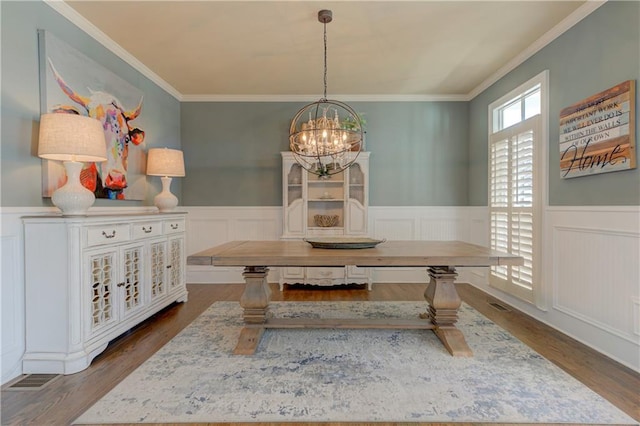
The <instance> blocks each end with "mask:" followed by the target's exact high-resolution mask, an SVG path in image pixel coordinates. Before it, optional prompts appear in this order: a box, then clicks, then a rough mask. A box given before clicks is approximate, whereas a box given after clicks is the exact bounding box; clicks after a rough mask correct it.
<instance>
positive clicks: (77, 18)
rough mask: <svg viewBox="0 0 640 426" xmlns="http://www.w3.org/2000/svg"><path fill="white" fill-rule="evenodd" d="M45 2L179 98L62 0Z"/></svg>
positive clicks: (174, 90)
mask: <svg viewBox="0 0 640 426" xmlns="http://www.w3.org/2000/svg"><path fill="white" fill-rule="evenodd" d="M43 1H44V3H45V4H47V5H48V6H49V7H51V8H52V9H53V10H55V11H56V12H58V13H59V14H60V15H62V16H64V17H65V18H67V19H68V20H69V21H71V23H72V24H74V25H75V26H77V27H78V28H80V29H81V30H82V31H84V32H85V33H87V34H88V35H89V36H91V37H92V38H94V39H95V40H96V41H97V42H98V43H100V44H101V45H103V46H104V47H106V48H107V49H109V50H110V51H111V52H113V53H114V54H115V55H116V56H118V57H119V58H120V59H122V60H123V61H125V62H126V63H128V64H129V65H131V66H132V67H133V68H135V69H136V70H137V71H139V72H140V73H141V74H143V75H144V76H145V77H147V78H148V79H149V80H151V81H153V82H154V83H155V84H157V85H158V86H160V88H162V89H163V90H164V91H165V92H167V93H168V94H170V95H171V96H173V97H174V98H176V99H177V100H181V98H182V94H181V93H180V92H178V91H177V90H176V89H174V88H173V86H171V85H170V84H169V83H167V82H166V81H164V80H163V79H162V78H160V76H158V75H157V74H156V73H154V72H153V71H151V69H149V68H148V67H147V66H146V65H145V64H143V63H142V62H140V61H139V60H138V59H136V58H135V57H134V56H133V55H132V54H131V53H129V52H127V51H126V50H125V49H123V48H122V46H120V45H119V44H118V43H116V42H115V41H113V39H111V38H110V37H108V36H107V35H106V34H105V33H103V32H102V31H100V30H99V29H98V27H96V26H95V25H93V24H92V23H91V22H89V21H88V20H87V19H86V18H85V17H83V16H82V15H80V14H79V13H78V12H76V11H75V9H73V8H72V7H71V6H69V5H68V4H67V3H65V2H64V0H43Z"/></svg>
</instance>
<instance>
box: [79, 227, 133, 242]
mask: <svg viewBox="0 0 640 426" xmlns="http://www.w3.org/2000/svg"><path fill="white" fill-rule="evenodd" d="M130 239H131V230H130V227H129V224H128V223H118V224H114V225H101V226H92V227H90V228H88V229H87V246H89V247H90V246H97V245H100V244H113V243H119V242H122V241H129V240H130Z"/></svg>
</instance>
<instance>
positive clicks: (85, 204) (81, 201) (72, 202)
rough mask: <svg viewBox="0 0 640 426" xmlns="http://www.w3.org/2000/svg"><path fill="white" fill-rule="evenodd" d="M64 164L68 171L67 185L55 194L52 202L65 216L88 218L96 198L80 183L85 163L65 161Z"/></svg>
mask: <svg viewBox="0 0 640 426" xmlns="http://www.w3.org/2000/svg"><path fill="white" fill-rule="evenodd" d="M63 164H64V168H65V169H66V171H67V183H65V184H64V185H63V186H61V187H60V188H58V189H57V190H56V191H55V192H54V193H53V195H52V196H51V201H52V202H53V204H54V205H55V206H56V207H58V208H59V209H60V210H61V211H62V215H63V216H86V215H87V211H88V210H89V207H91V206H92V205H93V203H94V202H95V200H96V197H95V195H93V192H91V191H89V190H88V189H87V188H85V187H84V186H82V184H81V183H80V172H81V171H82V167H83V163H81V162H78V161H65V162H64V163H63Z"/></svg>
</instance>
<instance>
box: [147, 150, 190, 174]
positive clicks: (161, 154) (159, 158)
mask: <svg viewBox="0 0 640 426" xmlns="http://www.w3.org/2000/svg"><path fill="white" fill-rule="evenodd" d="M147 175H150V176H169V177H182V176H184V175H185V173H184V156H183V154H182V151H180V150H179V149H170V148H151V149H150V150H149V152H148V156H147Z"/></svg>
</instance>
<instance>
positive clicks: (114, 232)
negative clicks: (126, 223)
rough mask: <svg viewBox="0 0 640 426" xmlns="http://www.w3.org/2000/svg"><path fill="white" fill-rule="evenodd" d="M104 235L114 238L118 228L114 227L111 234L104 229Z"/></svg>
mask: <svg viewBox="0 0 640 426" xmlns="http://www.w3.org/2000/svg"><path fill="white" fill-rule="evenodd" d="M102 235H104V237H105V238H113V237H115V236H116V230H115V229H114V230H113V231H111V234H107V232H106V231H102Z"/></svg>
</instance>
